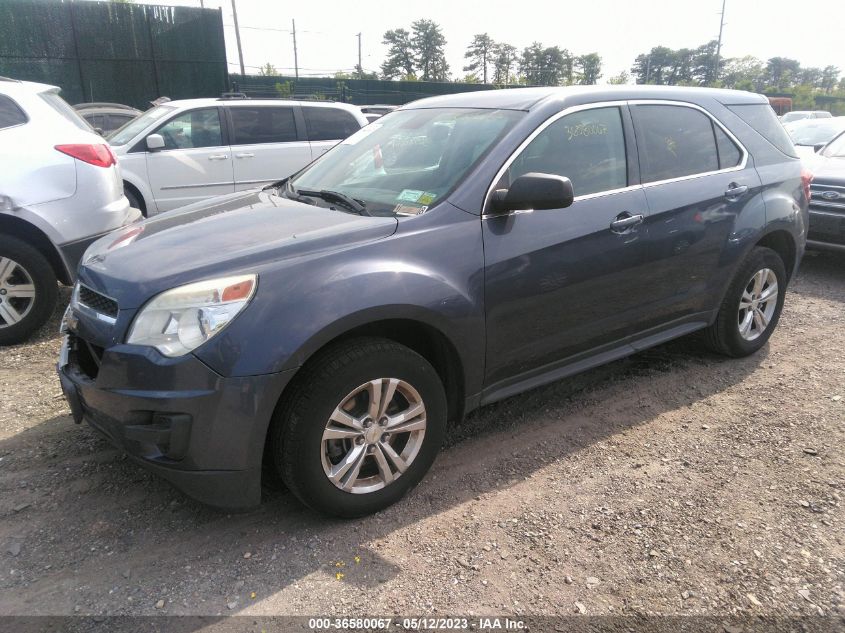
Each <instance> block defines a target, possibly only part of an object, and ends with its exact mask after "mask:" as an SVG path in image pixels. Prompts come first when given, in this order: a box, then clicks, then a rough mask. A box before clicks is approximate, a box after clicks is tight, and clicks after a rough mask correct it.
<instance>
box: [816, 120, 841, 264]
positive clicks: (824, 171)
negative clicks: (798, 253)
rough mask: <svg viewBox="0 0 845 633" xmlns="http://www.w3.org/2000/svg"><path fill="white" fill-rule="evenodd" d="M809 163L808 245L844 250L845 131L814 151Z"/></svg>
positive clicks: (817, 247)
mask: <svg viewBox="0 0 845 633" xmlns="http://www.w3.org/2000/svg"><path fill="white" fill-rule="evenodd" d="M811 167H812V170H813V182H812V184H811V185H810V191H811V197H810V233H809V235H808V239H807V246H808V247H811V248H816V249H824V250H838V251H845V132H840V133H839V135H838V136H837V137H836V138H834V139H833V140H832V141H830V142H829V143H828V144H827V145H825V146H824V147H823V148H822V149H821V150H819V151H818V153H816V155H815V157H814V159H813V162H812V163H811Z"/></svg>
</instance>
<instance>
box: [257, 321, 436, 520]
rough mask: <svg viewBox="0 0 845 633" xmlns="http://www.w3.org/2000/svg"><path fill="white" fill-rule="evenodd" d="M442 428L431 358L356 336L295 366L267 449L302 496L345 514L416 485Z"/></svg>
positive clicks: (378, 505) (361, 511)
mask: <svg viewBox="0 0 845 633" xmlns="http://www.w3.org/2000/svg"><path fill="white" fill-rule="evenodd" d="M445 431H446V395H445V392H444V389H443V384H442V383H441V381H440V377H439V376H438V374H437V372H436V371H435V370H434V368H433V367H432V366H431V364H430V363H429V362H428V361H427V360H426V359H425V358H423V357H422V356H420V355H419V354H417V353H416V352H414V351H412V350H411V349H409V348H407V347H405V346H403V345H399V344H398V343H395V342H393V341H389V340H385V339H374V338H362V339H356V340H352V341H348V342H345V343H342V344H339V345H336V346H334V347H332V348H329V349H328V350H327V351H325V352H322V353H321V354H320V355H319V356H318V357H316V358H315V359H314V360H313V361H311V362H309V364H308V365H307V366H306V367H305V368H304V369H303V373H302V374H301V375H300V376H298V378H297V383H296V384H295V385H294V386H293V392H292V394H291V396H290V397H289V398H287V400H286V401H285V404H284V405H283V406H282V407H281V408H280V410H279V412H278V413H277V416H276V419H275V420H274V429H273V433H272V435H271V441H272V446H271V450H272V454H273V458H274V461H275V464H276V467H277V469H278V471H279V472H280V474H281V476H282V479H283V480H284V482H285V484H286V485H287V486H288V488H290V490H291V491H292V492H293V493H294V494H295V495H296V496H297V497H298V498H299V499H300V500H301V501H302V502H303V503H305V504H306V505H308V506H310V507H311V508H313V509H315V510H317V511H319V512H322V513H324V514H329V515H334V516H338V517H344V518H351V517H357V516H363V515H366V514H371V513H373V512H377V511H379V510H381V509H383V508H386V507H387V506H389V505H391V504H393V503H395V502H396V501H398V500H399V499H400V498H402V496H403V495H405V493H407V492H408V491H409V490H410V489H411V488H413V487H414V486H416V485H417V484H418V483H419V481H420V480H421V479H422V478H423V476H424V475H425V473H426V472H427V471H428V469H429V467H430V466H431V464H432V462H433V461H434V458H435V456H436V455H437V452H438V451H439V449H440V446H441V444H442V442H443V438H444V436H445Z"/></svg>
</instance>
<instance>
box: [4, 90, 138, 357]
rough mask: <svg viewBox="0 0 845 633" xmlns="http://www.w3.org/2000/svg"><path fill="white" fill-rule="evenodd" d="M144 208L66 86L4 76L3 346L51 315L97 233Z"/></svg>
mask: <svg viewBox="0 0 845 633" xmlns="http://www.w3.org/2000/svg"><path fill="white" fill-rule="evenodd" d="M140 217H141V213H140V211H139V210H138V209H133V208H131V207H130V206H129V202H128V201H127V199H126V197H124V195H123V181H122V179H121V177H120V169H119V167H118V165H117V161H116V159H115V157H114V154H113V153H112V151H111V149H110V148H109V146H108V144H107V143H106V142H105V141H104V140H103V138H102V137H100V136H99V135H98V134H96V133H95V132H94V130H93V129H92V128H91V127H90V126H89V125H88V124H87V123H86V122H85V121H83V120H82V119H81V118H80V116H79V115H78V114H77V113H76V111H75V110H74V109H73V108H72V107H70V106H69V105H68V104H67V103H66V102H65V101H64V100H63V99H62V98H61V97H60V96H59V89H58V88H56V87H54V86H47V85H44V84H37V83H30V82H25V81H15V80H11V79H5V78H0V345H9V344H12V343H18V342H20V341H23V340H25V339H26V338H27V337H29V335H30V334H32V333H33V332H34V331H35V330H37V329H38V328H39V327H40V326H41V325H42V324H43V323H44V322H45V321H46V320H47V319H48V318H49V316H50V314H51V313H52V312H53V309H54V308H55V305H56V300H57V296H58V288H57V283H56V282H57V281H60V282H62V283H64V284H72V283H73V282H74V280H75V277H76V267H77V264H78V263H79V260H80V258H81V256H82V254H83V252H84V251H85V249H86V248H87V247H88V245H89V244H90V243H91V242H93V241H94V240H96V239H97V238H99V237H102V236H103V235H104V234H105V233H108V232H109V231H112V230H114V229H117V228H120V227H122V226H124V225H126V224H128V223H130V222H134V221H135V220H137V219H138V218H140Z"/></svg>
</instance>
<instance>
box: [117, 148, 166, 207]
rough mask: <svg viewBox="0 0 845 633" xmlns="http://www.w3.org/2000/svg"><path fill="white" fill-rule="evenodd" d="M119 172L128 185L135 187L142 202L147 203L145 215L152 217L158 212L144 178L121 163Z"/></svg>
mask: <svg viewBox="0 0 845 633" xmlns="http://www.w3.org/2000/svg"><path fill="white" fill-rule="evenodd" d="M144 167H145V168H146V162H145V163H144ZM120 173H121V175H122V176H123V181H124V182H128V183H129V184H130V185H132V186H133V187H135V189H137V190H138V192H139V193H140V194H141V196H142V197H143V198H144V204H145V205H147V216H148V217H152V216H153V215H155V214H156V213H158V206H157V205H156V202H155V198H154V197H153V192H152V190H151V189H150V185H149V183H148V182H147V181H146V179H144V178H139V177H138V176H137V175H136V174H135V173H133V172H131V171H127V170H126V169H124V168H123V165H121V170H120Z"/></svg>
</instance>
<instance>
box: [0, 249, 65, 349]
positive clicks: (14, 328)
mask: <svg viewBox="0 0 845 633" xmlns="http://www.w3.org/2000/svg"><path fill="white" fill-rule="evenodd" d="M57 283H58V281H57V280H56V274H55V272H53V267H52V266H51V265H50V262H49V261H47V258H46V257H44V255H42V254H41V253H40V252H39V251H38V250H36V249H35V248H34V247H32V246H30V245H29V244H27V243H26V242H23V241H21V240H19V239H17V238H15V237H9V236H5V235H0V345H14V344H15V343H21V342H23V341H25V340H26V339H28V338H29V337H30V336H31V335H32V333H33V332H35V331H36V330H37V329H38V328H40V327H41V326H42V325H44V323H46V321H47V319H49V318H50V315H51V314H52V313H53V310H54V309H55V307H56V301H57V299H58V292H59V291H58V286H57Z"/></svg>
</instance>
